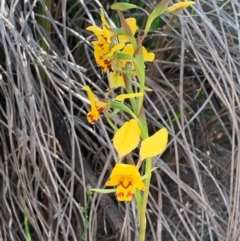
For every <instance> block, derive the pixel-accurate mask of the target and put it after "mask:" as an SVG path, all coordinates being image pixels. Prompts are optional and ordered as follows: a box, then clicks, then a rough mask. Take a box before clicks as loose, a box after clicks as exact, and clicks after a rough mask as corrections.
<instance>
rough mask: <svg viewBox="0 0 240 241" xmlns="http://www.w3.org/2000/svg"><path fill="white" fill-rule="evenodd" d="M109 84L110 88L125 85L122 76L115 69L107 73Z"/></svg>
mask: <svg viewBox="0 0 240 241" xmlns="http://www.w3.org/2000/svg"><path fill="white" fill-rule="evenodd" d="M109 85H110V89H116V88H118V87H125V82H124V79H123V76H122V75H121V74H119V73H117V72H115V71H113V72H110V73H109Z"/></svg>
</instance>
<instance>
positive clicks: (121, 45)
mask: <svg viewBox="0 0 240 241" xmlns="http://www.w3.org/2000/svg"><path fill="white" fill-rule="evenodd" d="M123 47H124V44H123V43H119V44H116V45H115V46H114V47H113V48H112V49H111V51H110V53H108V54H107V57H109V58H111V57H112V56H113V54H114V53H115V52H116V51H118V50H120V49H122V48H123Z"/></svg>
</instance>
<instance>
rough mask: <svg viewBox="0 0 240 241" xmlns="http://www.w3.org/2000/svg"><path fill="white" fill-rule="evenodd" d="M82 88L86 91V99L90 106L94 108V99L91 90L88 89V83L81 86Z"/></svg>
mask: <svg viewBox="0 0 240 241" xmlns="http://www.w3.org/2000/svg"><path fill="white" fill-rule="evenodd" d="M82 89H83V90H85V91H86V92H87V95H88V99H89V101H90V103H91V108H95V103H96V99H95V97H94V95H93V92H92V90H91V89H90V87H89V86H88V85H84V86H83V87H82Z"/></svg>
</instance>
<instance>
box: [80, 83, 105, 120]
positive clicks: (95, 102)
mask: <svg viewBox="0 0 240 241" xmlns="http://www.w3.org/2000/svg"><path fill="white" fill-rule="evenodd" d="M82 89H83V90H85V91H86V92H87V95H88V99H89V101H90V105H91V110H90V111H89V112H88V114H87V120H88V122H89V123H91V124H92V123H94V122H96V121H97V120H98V119H99V116H100V114H101V113H102V112H104V111H105V110H106V109H108V103H106V102H104V101H100V100H99V99H97V98H95V97H94V94H93V92H92V90H91V89H90V87H89V86H87V85H85V86H83V87H82Z"/></svg>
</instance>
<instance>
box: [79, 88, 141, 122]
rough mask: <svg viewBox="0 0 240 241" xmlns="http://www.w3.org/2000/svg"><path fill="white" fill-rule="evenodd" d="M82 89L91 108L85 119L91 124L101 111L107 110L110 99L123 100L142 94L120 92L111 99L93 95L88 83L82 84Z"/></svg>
mask: <svg viewBox="0 0 240 241" xmlns="http://www.w3.org/2000/svg"><path fill="white" fill-rule="evenodd" d="M82 89H83V90H85V91H86V92H87V95H88V99H89V101H90V105H91V110H90V111H89V112H88V114H87V120H88V122H89V123H91V124H92V123H94V122H96V121H97V120H98V119H99V116H100V114H101V113H103V112H105V111H106V110H108V108H109V106H110V102H111V101H119V102H123V101H124V100H125V99H130V98H135V97H141V96H143V93H131V94H120V95H117V96H116V97H115V98H114V99H112V100H110V99H106V100H105V99H104V100H100V99H98V98H96V97H95V96H94V94H93V92H92V90H91V88H90V87H89V86H88V85H85V86H83V87H82Z"/></svg>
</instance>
